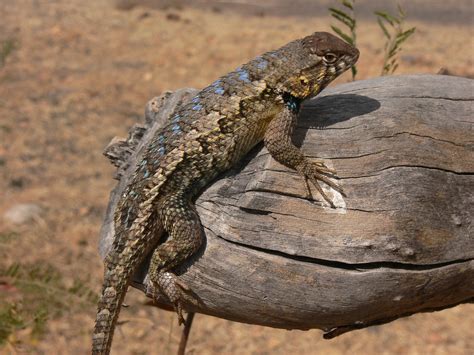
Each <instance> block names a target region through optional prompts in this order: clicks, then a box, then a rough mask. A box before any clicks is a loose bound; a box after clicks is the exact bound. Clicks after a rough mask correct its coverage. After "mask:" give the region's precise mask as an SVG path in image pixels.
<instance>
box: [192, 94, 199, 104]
mask: <svg viewBox="0 0 474 355" xmlns="http://www.w3.org/2000/svg"><path fill="white" fill-rule="evenodd" d="M199 100H201V99H200V97H199V96H195V97H194V98H193V99H192V100H191V101H192V102H194V103H195V104H197V103H198V102H199Z"/></svg>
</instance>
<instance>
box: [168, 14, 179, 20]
mask: <svg viewBox="0 0 474 355" xmlns="http://www.w3.org/2000/svg"><path fill="white" fill-rule="evenodd" d="M166 19H167V20H169V21H179V20H181V16H180V15H179V14H176V13H169V14H166Z"/></svg>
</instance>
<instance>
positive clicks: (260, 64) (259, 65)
mask: <svg viewBox="0 0 474 355" xmlns="http://www.w3.org/2000/svg"><path fill="white" fill-rule="evenodd" d="M267 67H268V60H266V59H263V58H262V57H258V58H257V68H258V69H260V70H263V69H266V68H267Z"/></svg>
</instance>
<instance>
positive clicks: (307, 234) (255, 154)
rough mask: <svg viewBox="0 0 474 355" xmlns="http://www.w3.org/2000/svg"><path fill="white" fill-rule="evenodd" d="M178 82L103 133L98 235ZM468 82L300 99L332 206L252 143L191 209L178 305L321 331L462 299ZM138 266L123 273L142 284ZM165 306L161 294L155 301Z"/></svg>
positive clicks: (469, 280) (382, 83)
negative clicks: (186, 298) (109, 188)
mask: <svg viewBox="0 0 474 355" xmlns="http://www.w3.org/2000/svg"><path fill="white" fill-rule="evenodd" d="M194 93H195V90H193V89H184V90H180V91H177V92H176V93H174V94H171V93H167V94H165V95H162V96H161V97H158V98H155V99H153V100H151V101H150V102H149V104H148V106H147V110H146V126H145V127H144V128H143V127H142V128H140V127H138V128H137V127H136V128H135V129H133V130H132V131H131V132H132V133H131V134H130V136H129V139H128V140H115V141H113V143H112V144H111V145H110V146H109V147H108V148H107V149H106V155H107V156H109V157H110V158H111V160H113V161H114V163H115V164H116V165H117V166H118V167H119V169H118V174H117V177H121V180H120V182H119V184H118V185H117V187H116V189H115V190H114V191H113V192H112V194H111V201H110V204H109V208H108V211H107V216H106V218H105V222H104V225H103V228H102V231H101V247H100V250H101V255H102V256H104V255H105V254H106V253H107V250H108V249H109V248H110V245H111V242H112V240H113V223H112V221H113V210H114V206H115V203H116V201H117V199H118V196H120V192H121V190H122V189H123V186H124V185H125V184H126V181H127V178H128V177H129V175H130V173H131V171H130V170H131V168H130V166H132V167H133V163H134V161H136V159H137V158H136V157H137V155H139V154H140V151H141V149H142V147H143V146H144V145H145V144H146V142H147V140H148V139H149V137H150V136H151V135H152V134H153V132H154V131H156V130H157V129H159V127H160V126H161V125H162V124H163V122H165V121H166V119H167V117H168V116H169V115H170V113H171V112H172V110H173V107H175V105H177V104H180V103H181V102H183V101H186V100H188V99H189V98H190V97H192V95H193V94H194ZM473 100H474V81H473V80H470V79H466V78H460V77H452V76H442V75H410V76H390V77H381V78H376V79H371V80H364V81H357V82H352V83H348V84H343V85H339V86H337V87H334V88H331V89H326V90H324V92H323V93H321V94H320V96H318V97H317V98H316V99H314V100H311V101H309V102H307V103H306V104H305V105H304V106H303V109H302V112H301V114H300V119H299V124H298V128H297V130H296V132H295V135H294V137H293V138H294V141H295V144H297V145H300V146H301V148H302V149H303V151H304V152H305V154H306V155H307V156H309V157H314V158H316V157H318V158H321V159H323V160H324V161H325V162H326V164H327V165H328V166H329V167H333V168H335V169H336V170H337V172H338V176H339V177H340V180H339V181H338V183H339V184H340V185H341V186H342V187H343V188H344V190H345V192H346V194H347V197H343V196H341V195H340V194H339V193H337V192H335V191H334V190H331V191H328V194H330V195H332V197H333V200H334V202H335V204H336V206H337V208H335V209H333V208H330V207H329V206H328V205H327V204H326V203H325V202H324V201H323V200H322V198H320V196H318V195H317V191H313V193H314V197H315V198H316V199H317V200H316V201H314V202H310V201H308V200H307V199H305V197H304V196H305V185H304V182H303V180H302V179H301V178H300V177H299V176H298V175H297V174H296V173H295V172H293V171H290V170H289V169H286V168H285V167H283V166H282V165H280V164H278V163H277V162H275V161H274V160H273V159H272V158H271V156H270V155H269V154H268V152H267V151H266V149H265V148H263V147H262V145H260V146H258V147H256V148H255V149H254V150H253V151H252V152H251V153H250V154H249V156H248V157H247V158H246V159H245V160H244V161H243V162H242V163H241V164H239V166H236V167H235V168H233V169H232V170H231V171H229V172H227V173H226V174H224V175H223V176H221V177H220V178H219V179H217V180H216V181H215V182H214V183H213V184H211V185H210V186H209V187H208V188H207V189H206V190H205V191H204V192H203V193H202V194H201V196H200V197H199V198H198V199H197V201H196V205H197V210H198V212H199V215H200V217H201V221H202V225H203V227H204V230H205V233H206V241H205V245H203V247H202V248H201V250H200V252H199V253H198V254H197V255H196V256H194V257H193V258H192V259H191V260H190V261H189V262H188V263H186V265H184V266H183V267H180V268H179V269H178V270H177V273H178V274H182V276H181V277H182V279H183V280H184V281H185V282H186V283H187V284H188V285H189V286H190V287H191V288H192V290H193V291H194V293H195V295H196V296H197V298H198V299H199V301H200V302H199V304H197V305H189V310H192V311H195V312H200V313H206V314H210V315H214V316H218V317H222V318H226V319H230V320H235V321H239V322H245V323H252V324H261V325H266V326H271V327H278V328H287V329H310V328H319V329H324V330H326V331H328V333H327V335H326V336H327V337H333V336H336V335H339V334H341V333H343V332H346V331H349V330H352V329H357V328H362V327H366V326H368V325H372V324H380V323H384V322H388V321H391V320H394V319H397V318H399V317H403V316H407V315H410V314H413V313H417V312H425V311H433V310H439V309H444V308H448V307H452V306H454V305H457V304H460V303H466V302H473V301H474V233H473V221H474V218H473V217H474V216H473V214H474V212H473V211H474V176H473V174H474V154H473V152H474V149H473V148H474V119H473ZM145 275H146V265H144V266H143V267H142V269H141V270H140V272H138V273H137V275H136V277H135V279H134V282H133V284H134V286H135V287H138V288H141V289H143V287H142V285H143V279H144V277H145ZM162 301H163V303H166V300H162Z"/></svg>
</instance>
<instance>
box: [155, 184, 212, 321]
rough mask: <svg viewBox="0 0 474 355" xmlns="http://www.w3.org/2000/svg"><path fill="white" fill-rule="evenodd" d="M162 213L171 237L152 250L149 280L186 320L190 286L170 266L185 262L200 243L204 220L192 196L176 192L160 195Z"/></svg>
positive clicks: (164, 223)
mask: <svg viewBox="0 0 474 355" xmlns="http://www.w3.org/2000/svg"><path fill="white" fill-rule="evenodd" d="M158 208H159V212H158V214H159V217H160V219H161V221H162V223H163V225H164V227H165V230H166V231H167V232H168V235H169V236H168V240H167V241H166V242H165V243H163V244H162V245H160V246H158V247H157V248H156V249H155V251H154V252H153V255H152V258H151V263H150V271H149V276H150V281H151V282H152V283H153V286H155V288H156V287H157V288H158V289H159V290H160V291H161V292H162V293H163V294H164V295H166V296H167V297H168V299H169V300H170V301H171V303H172V304H173V306H174V309H175V311H176V313H177V314H178V320H179V323H180V324H181V323H183V322H184V317H183V307H182V301H183V300H184V299H189V296H188V292H189V291H190V289H189V287H188V286H187V285H186V284H185V283H184V282H183V281H181V280H180V279H179V278H178V277H177V276H176V275H175V274H174V273H172V272H171V271H170V270H171V269H172V268H173V267H175V266H177V265H180V264H182V263H183V261H185V260H186V259H187V258H189V257H190V256H191V255H193V254H194V253H195V252H196V251H197V250H198V249H199V247H200V246H201V244H202V241H203V237H204V236H203V231H202V227H201V221H200V219H199V216H198V214H197V212H196V209H195V208H194V205H193V204H192V203H191V201H190V200H189V199H187V198H186V197H184V196H183V194H181V193H174V194H171V195H169V196H166V197H164V198H162V199H160V201H159V204H158Z"/></svg>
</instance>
